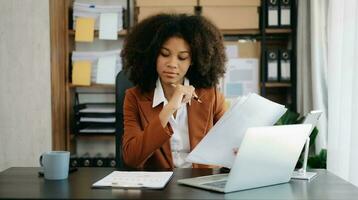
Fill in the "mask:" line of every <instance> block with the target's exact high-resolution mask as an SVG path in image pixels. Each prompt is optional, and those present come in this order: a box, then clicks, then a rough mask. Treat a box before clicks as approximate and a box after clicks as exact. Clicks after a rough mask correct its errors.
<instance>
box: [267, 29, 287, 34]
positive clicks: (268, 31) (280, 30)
mask: <svg viewBox="0 0 358 200" xmlns="http://www.w3.org/2000/svg"><path fill="white" fill-rule="evenodd" d="M265 32H266V33H278V34H280V33H292V29H290V28H289V29H288V28H266V29H265Z"/></svg>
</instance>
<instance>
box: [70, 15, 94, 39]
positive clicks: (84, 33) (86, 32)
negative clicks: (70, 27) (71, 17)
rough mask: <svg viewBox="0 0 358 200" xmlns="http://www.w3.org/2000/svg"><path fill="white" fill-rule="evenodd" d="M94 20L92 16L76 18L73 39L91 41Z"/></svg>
mask: <svg viewBox="0 0 358 200" xmlns="http://www.w3.org/2000/svg"><path fill="white" fill-rule="evenodd" d="M94 22H95V21H94V19H93V18H81V17H80V18H77V19H76V34H75V41H78V42H93V36H94Z"/></svg>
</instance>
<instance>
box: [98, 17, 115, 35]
mask: <svg viewBox="0 0 358 200" xmlns="http://www.w3.org/2000/svg"><path fill="white" fill-rule="evenodd" d="M117 20H118V14H117V13H101V15H100V17H99V39H103V40H117V39H118V34H117V29H118V22H117Z"/></svg>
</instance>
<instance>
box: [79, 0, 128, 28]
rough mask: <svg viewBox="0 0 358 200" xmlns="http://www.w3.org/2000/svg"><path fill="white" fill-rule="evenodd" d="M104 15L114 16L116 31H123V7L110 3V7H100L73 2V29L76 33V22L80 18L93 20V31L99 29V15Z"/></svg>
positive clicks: (93, 4)
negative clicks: (110, 14) (115, 18)
mask: <svg viewBox="0 0 358 200" xmlns="http://www.w3.org/2000/svg"><path fill="white" fill-rule="evenodd" d="M105 13H112V14H116V17H117V20H116V21H117V31H121V30H123V21H124V20H123V18H124V15H123V13H124V9H123V6H122V5H120V4H118V3H116V4H115V3H112V2H111V5H101V4H95V3H81V2H77V1H75V2H74V4H73V15H72V20H73V29H74V30H76V31H77V27H76V25H77V24H76V21H77V19H78V18H81V17H91V18H93V19H94V21H95V23H94V29H95V30H99V28H100V15H101V14H105Z"/></svg>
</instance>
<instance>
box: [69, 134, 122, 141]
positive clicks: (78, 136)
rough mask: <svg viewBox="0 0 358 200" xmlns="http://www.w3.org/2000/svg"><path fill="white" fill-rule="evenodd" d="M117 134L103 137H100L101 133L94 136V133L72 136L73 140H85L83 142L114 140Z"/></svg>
mask: <svg viewBox="0 0 358 200" xmlns="http://www.w3.org/2000/svg"><path fill="white" fill-rule="evenodd" d="M115 136H116V135H115V133H110V134H109V133H103V135H100V133H97V134H93V133H88V134H85V133H81V134H77V135H71V139H75V137H76V138H77V139H83V140H114V139H115Z"/></svg>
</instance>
